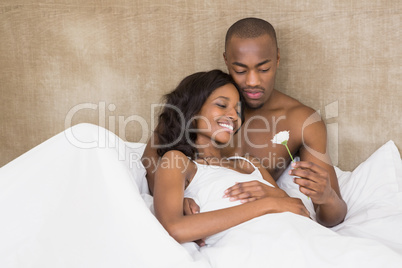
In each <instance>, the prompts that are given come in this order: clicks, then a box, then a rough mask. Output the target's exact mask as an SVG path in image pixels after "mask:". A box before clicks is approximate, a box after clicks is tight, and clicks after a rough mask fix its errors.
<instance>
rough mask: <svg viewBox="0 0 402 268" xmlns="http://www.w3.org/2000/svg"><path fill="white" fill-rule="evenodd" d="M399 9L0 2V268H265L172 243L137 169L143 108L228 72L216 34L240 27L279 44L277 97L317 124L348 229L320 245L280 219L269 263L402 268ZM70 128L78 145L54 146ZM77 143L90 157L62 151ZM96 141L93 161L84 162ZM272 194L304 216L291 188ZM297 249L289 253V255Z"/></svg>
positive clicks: (294, 222)
mask: <svg viewBox="0 0 402 268" xmlns="http://www.w3.org/2000/svg"><path fill="white" fill-rule="evenodd" d="M401 4H402V2H401V1H399V0H367V1H348V0H340V1H336V3H335V1H333V3H331V4H328V1H317V0H310V1H246V2H245V1H241V2H231V3H230V4H228V1H213V0H203V1H184V0H183V1H176V0H175V1H165V0H153V1H140V0H133V1H127V0H104V1H90V0H88V1H67V0H57V1H56V0H46V1H42V0H18V1H15V0H3V1H1V3H0V36H1V40H0V62H1V63H0V92H1V94H0V95H1V98H0V102H1V105H0V123H1V128H0V166H1V168H0V267H12V268H14V267H24V268H25V267H41V268H42V267H210V266H215V267H219V266H221V264H220V263H213V260H214V261H226V263H225V265H226V267H228V266H230V265H232V266H236V265H240V264H242V261H246V262H247V261H248V262H247V264H248V265H246V266H247V267H249V266H250V265H251V264H252V262H251V261H256V262H257V264H261V262H259V261H258V259H255V258H252V255H251V253H254V254H256V255H258V256H260V254H257V253H258V249H259V248H256V249H255V250H251V246H249V248H250V250H246V251H244V250H243V251H241V252H240V253H239V252H237V251H236V250H238V249H236V248H233V247H234V246H235V245H238V243H230V241H231V240H225V241H227V242H228V243H227V244H226V245H225V246H222V248H223V249H226V250H224V251H225V252H222V251H220V252H212V251H209V249H208V250H207V248H204V249H199V248H198V247H197V246H196V245H195V244H194V243H187V244H183V245H180V244H178V243H176V242H175V241H174V240H173V239H172V238H171V237H170V236H169V235H168V234H167V233H166V231H165V230H164V229H163V228H162V227H161V225H160V224H159V223H158V221H157V220H156V219H155V217H154V215H153V206H152V197H151V196H150V195H149V193H148V192H147V185H146V180H145V179H144V169H143V167H141V164H140V163H139V159H140V156H141V154H142V150H143V144H144V143H146V142H147V139H148V138H149V136H150V133H151V131H152V130H153V129H154V127H155V120H154V119H155V117H156V112H157V109H152V107H153V108H155V107H157V105H156V104H158V103H160V99H161V96H162V95H163V94H165V93H167V92H169V91H171V90H172V89H173V88H174V87H175V86H176V85H177V83H178V81H180V80H181V79H182V78H183V77H185V76H187V75H189V74H191V73H194V72H198V71H206V70H211V69H216V68H218V69H221V70H226V67H225V64H224V61H223V58H222V52H223V50H224V36H225V33H226V30H227V28H228V27H229V26H230V25H231V24H232V23H233V22H235V21H236V20H238V19H241V18H244V17H248V16H254V17H260V18H263V19H266V20H268V21H270V22H271V23H272V24H273V26H274V27H275V29H276V31H277V38H278V45H279V48H280V53H281V62H280V65H279V69H278V72H277V77H276V84H275V87H276V89H278V90H279V91H281V92H283V93H286V94H288V95H290V96H291V97H294V98H296V99H297V100H300V101H301V102H302V103H304V104H306V105H308V106H310V107H312V108H313V109H315V110H318V111H319V112H320V114H321V115H322V118H323V120H324V121H325V123H326V126H327V129H328V136H329V149H330V153H331V159H332V161H333V163H334V165H335V166H336V172H337V175H338V180H339V184H340V187H341V193H342V196H343V198H344V199H345V201H346V202H347V205H348V209H349V210H348V214H347V216H346V219H345V221H344V222H343V223H342V224H340V225H338V226H336V227H334V228H331V229H325V230H323V229H322V228H320V227H319V226H317V225H315V224H313V223H312V221H310V222H306V221H303V220H300V219H298V218H294V216H293V215H289V214H286V213H285V214H281V215H275V216H277V217H278V219H276V220H272V222H273V223H278V222H286V224H284V225H283V226H276V228H277V229H276V230H278V232H277V233H271V234H267V235H271V236H272V237H273V236H275V235H276V236H279V237H277V238H276V239H272V241H283V243H281V244H273V245H272V247H271V248H270V256H271V258H266V259H264V261H265V262H267V261H270V262H271V263H270V264H272V265H273V266H277V267H280V266H281V265H283V266H287V267H289V266H290V267H296V266H297V267H317V266H319V267H331V266H333V267H339V266H345V267H356V266H362V267H370V266H372V267H381V266H384V267H392V266H394V267H402V264H401V261H400V258H401V255H402V231H401V230H402V227H401V226H402V219H401V218H402V216H401V214H402V212H401V210H402V197H401V191H402V183H401V181H402V171H401V158H400V153H401V152H402V151H401V150H402V128H401V127H400V118H399V116H400V115H401V114H402V105H400V104H401V102H402V90H401V85H402V83H401V77H402V72H401V71H402V69H401V65H400V62H401V60H402V58H401V57H402V46H401V45H400V43H401V40H400V39H401V36H400V29H401V28H402V19H401V10H402V6H401ZM21 18H24V19H21ZM178 18H179V19H178ZM80 123H92V124H95V125H99V126H101V127H103V128H101V129H100V130H99V129H97V128H96V129H94V127H93V125H82V124H80ZM72 126H76V127H75V128H74V129H75V130H74V132H69V131H67V132H62V131H64V130H66V129H67V130H69V129H70V127H72ZM104 128H106V129H108V130H110V131H111V132H113V133H114V134H116V135H117V136H119V137H120V138H121V139H119V138H117V137H116V136H114V135H113V134H112V133H110V134H107V133H109V132H108V131H106V130H104ZM87 129H92V130H91V131H92V132H91V131H89V132H87V131H85V130H87ZM94 132H96V133H98V135H96V137H94V136H93V135H89V136H88V134H85V133H94ZM59 133H60V134H59ZM72 133H75V134H76V135H78V134H79V133H81V134H80V135H82V137H81V138H80V140H81V141H85V140H87V141H88V143H86V144H82V143H78V144H75V146H71V145H72V144H71V143H66V140H65V139H66V138H67V137H70V138H71V135H72ZM55 135H56V136H55ZM69 135H70V136H69ZM51 137H53V138H51ZM49 138H51V139H49ZM99 138H101V140H99ZM93 142H95V143H96V145H98V146H95V147H94V148H91V147H93ZM108 142H110V143H108ZM39 144H40V145H39ZM107 144H108V145H110V146H106V145H107ZM38 145H39V146H38ZM81 147H89V148H88V149H86V150H79V149H78V148H81ZM32 148H33V149H32ZM398 149H399V151H398ZM116 159H117V160H116ZM123 159H124V161H123ZM89 171H90V172H89ZM44 174H46V176H43V175H44ZM279 183H280V185H281V187H282V188H284V189H286V191H287V192H288V194H290V195H292V196H295V197H298V198H301V199H302V200H303V201H304V203H305V204H306V206H307V207H310V209H311V205H310V203H309V201H308V200H306V199H305V197H304V196H300V195H299V193H298V191H297V189H295V188H294V184H292V183H291V178H289V177H286V176H283V177H282V178H281V180H280V181H279ZM281 217H282V219H281ZM288 218H291V220H286V219H288ZM287 224H290V225H287ZM304 224H306V225H308V226H309V227H311V228H310V229H311V231H312V232H321V233H320V235H317V233H315V234H316V236H317V237H318V238H317V240H316V241H313V240H307V239H303V238H305V237H303V235H306V234H303V233H301V234H300V233H299V234H297V233H294V232H293V233H292V232H290V231H289V232H286V231H283V232H279V230H280V229H279V228H283V227H284V226H287V227H288V229H294V230H298V229H297V228H298V227H299V226H301V225H304ZM256 225H257V226H255V228H259V227H258V224H257V223H256ZM245 228H246V226H245ZM239 235H241V234H239ZM298 235H300V236H299V238H300V239H299V242H296V241H297V240H295V241H293V243H292V240H287V238H295V237H298ZM239 237H241V236H239ZM324 237H325V238H326V239H322V238H324ZM331 239H333V240H331ZM347 239H349V240H348V241H349V244H348V243H346V244H345V241H346V240H347ZM242 240H243V241H246V240H245V239H242ZM264 241H268V240H267V239H266V240H264ZM286 241H287V242H286ZM302 241H305V242H304V243H303V242H302ZM329 241H333V243H331V242H329ZM357 244H359V246H357ZM276 245H277V246H278V249H281V250H279V251H276V250H277V249H276V248H275V247H274V246H276ZM317 245H320V247H321V248H323V249H333V250H332V251H328V252H332V253H331V254H332V255H330V256H328V255H326V254H327V253H325V252H321V251H320V247H318V246H317ZM332 245H333V246H332ZM245 246H246V245H242V247H245ZM297 246H299V247H297ZM210 249H211V248H210ZM229 249H230V250H229ZM318 252H321V253H320V254H319V253H318ZM302 253H303V254H304V253H305V254H306V255H305V256H303V254H302ZM371 253H372V254H371ZM214 254H217V255H219V256H220V257H219V258H216V257H213V256H212V255H214ZM308 254H311V255H314V256H310V257H311V258H307V257H306V256H309V255H308ZM368 255H371V256H368ZM225 256H226V257H225ZM233 256H238V258H237V259H236V258H233ZM319 256H322V257H321V258H320V257H319ZM365 258H367V259H365ZM302 260H303V261H302ZM236 261H238V262H236ZM233 262H235V263H233ZM378 262H381V264H380V265H379V264H378Z"/></svg>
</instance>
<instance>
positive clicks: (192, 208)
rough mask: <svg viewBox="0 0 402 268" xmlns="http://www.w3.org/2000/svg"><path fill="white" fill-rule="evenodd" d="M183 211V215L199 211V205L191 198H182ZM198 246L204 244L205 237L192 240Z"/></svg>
mask: <svg viewBox="0 0 402 268" xmlns="http://www.w3.org/2000/svg"><path fill="white" fill-rule="evenodd" d="M183 213H184V215H192V214H197V213H200V207H199V206H198V205H197V203H196V202H195V201H194V200H193V199H191V198H184V200H183ZM194 242H195V243H196V244H197V245H198V246H199V247H202V246H205V239H198V240H196V241H194Z"/></svg>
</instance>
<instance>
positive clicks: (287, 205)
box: [271, 197, 310, 218]
mask: <svg viewBox="0 0 402 268" xmlns="http://www.w3.org/2000/svg"><path fill="white" fill-rule="evenodd" d="M273 200H274V203H275V204H273V205H274V207H276V208H277V209H278V211H277V212H278V213H280V212H292V213H295V214H298V215H301V216H305V217H308V218H309V217H310V212H309V211H308V210H307V208H306V207H305V206H304V204H303V202H302V201H301V200H300V199H299V198H293V197H281V198H274V199H273ZM271 202H272V201H271Z"/></svg>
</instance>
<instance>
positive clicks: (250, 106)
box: [246, 102, 264, 110]
mask: <svg viewBox="0 0 402 268" xmlns="http://www.w3.org/2000/svg"><path fill="white" fill-rule="evenodd" d="M262 106H264V103H263V102H258V103H248V102H246V108H248V109H250V110H258V109H260V108H261V107H262Z"/></svg>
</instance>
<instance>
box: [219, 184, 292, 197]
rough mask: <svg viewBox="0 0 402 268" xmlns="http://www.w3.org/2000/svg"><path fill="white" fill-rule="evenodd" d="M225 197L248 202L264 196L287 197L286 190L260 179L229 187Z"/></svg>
mask: <svg viewBox="0 0 402 268" xmlns="http://www.w3.org/2000/svg"><path fill="white" fill-rule="evenodd" d="M224 194H225V195H224V196H223V197H225V198H229V200H230V201H236V200H240V202H241V203H247V202H251V201H255V200H257V199H261V198H264V197H287V196H288V195H287V194H286V192H285V191H283V190H281V189H279V188H277V187H275V188H274V187H271V186H269V185H266V184H264V183H262V182H260V181H257V180H254V181H249V182H239V183H236V184H235V185H234V186H232V187H230V188H228V189H227V190H226V191H225V193H224Z"/></svg>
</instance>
